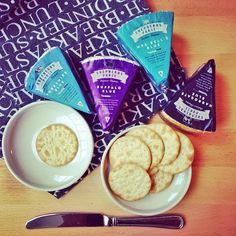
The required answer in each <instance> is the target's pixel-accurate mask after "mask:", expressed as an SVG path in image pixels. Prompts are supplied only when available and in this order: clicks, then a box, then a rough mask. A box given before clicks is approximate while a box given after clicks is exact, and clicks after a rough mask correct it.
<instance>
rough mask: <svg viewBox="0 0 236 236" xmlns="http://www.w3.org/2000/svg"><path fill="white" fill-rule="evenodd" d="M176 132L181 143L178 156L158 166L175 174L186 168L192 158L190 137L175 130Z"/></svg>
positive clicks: (192, 150)
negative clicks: (168, 162)
mask: <svg viewBox="0 0 236 236" xmlns="http://www.w3.org/2000/svg"><path fill="white" fill-rule="evenodd" d="M177 134H178V136H179V139H180V143H181V147H180V152H179V155H178V157H177V158H176V159H175V160H174V161H173V162H172V163H170V164H169V165H160V166H159V169H160V170H162V171H165V172H168V173H172V174H177V173H180V172H182V171H184V170H186V169H187V168H188V167H189V166H190V165H191V164H192V162H193V158H194V147H193V144H192V143H191V141H190V139H189V138H188V137H187V136H186V135H184V134H182V133H180V132H177Z"/></svg>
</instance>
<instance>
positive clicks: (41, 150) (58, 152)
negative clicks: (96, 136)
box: [36, 124, 79, 166]
mask: <svg viewBox="0 0 236 236" xmlns="http://www.w3.org/2000/svg"><path fill="white" fill-rule="evenodd" d="M78 146H79V143H78V140H77V137H76V135H75V133H74V132H73V131H72V130H71V129H70V128H68V127H67V126H65V125H63V124H52V125H49V126H47V127H46V128H44V129H42V130H41V131H40V133H39V134H38V136H37V138H36V150H37V153H38V155H39V157H40V159H41V160H42V161H44V162H45V163H47V164H48V165H51V166H63V165H66V164H67V163H69V162H71V161H72V160H73V159H74V158H75V156H76V153H77V151H78Z"/></svg>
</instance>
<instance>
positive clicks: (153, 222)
mask: <svg viewBox="0 0 236 236" xmlns="http://www.w3.org/2000/svg"><path fill="white" fill-rule="evenodd" d="M112 221H113V224H112V225H113V226H138V227H157V228H168V229H181V228H183V227H184V223H185V222H184V218H183V217H182V216H180V215H171V214H170V215H156V216H145V217H142V216H137V217H113V219H112Z"/></svg>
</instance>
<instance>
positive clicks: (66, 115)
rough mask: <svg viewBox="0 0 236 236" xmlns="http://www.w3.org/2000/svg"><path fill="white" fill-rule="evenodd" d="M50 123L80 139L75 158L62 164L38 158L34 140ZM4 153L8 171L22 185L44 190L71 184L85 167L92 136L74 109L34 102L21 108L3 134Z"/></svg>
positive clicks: (53, 189)
mask: <svg viewBox="0 0 236 236" xmlns="http://www.w3.org/2000/svg"><path fill="white" fill-rule="evenodd" d="M50 124H64V125H66V126H68V127H69V128H71V129H72V130H73V131H74V133H75V134H76V136H77V138H78V141H79V149H78V152H77V154H76V156H75V158H74V159H73V160H72V161H71V162H70V163H68V164H67V165H65V166H62V167H53V166H49V165H47V164H46V163H44V162H43V161H41V159H40V158H39V156H38V154H37V151H36V147H35V141H36V137H37V135H38V133H39V132H40V131H41V129H43V128H44V127H46V126H48V125H50ZM2 147H3V155H4V158H5V161H6V165H7V167H8V169H9V170H10V172H11V173H12V174H13V175H14V176H15V177H16V179H18V180H19V181H20V182H21V183H23V184H24V185H26V186H28V187H31V188H34V189H37V190H43V191H55V190H59V189H62V188H65V187H68V186H70V185H71V184H73V183H74V182H76V181H77V180H78V179H79V178H80V177H81V176H82V175H83V174H84V173H85V171H86V170H87V168H88V166H89V164H90V162H91V159H92V155H93V148H94V143H93V137H92V134H91V131H90V128H89V126H88V125H87V123H86V121H85V120H84V118H83V117H82V116H81V115H80V114H79V113H78V112H77V111H75V110H74V109H72V108H70V107H68V106H65V105H62V104H60V103H56V102H51V101H42V102H35V103H32V104H30V105H27V106H25V107H23V108H21V109H20V110H19V111H18V112H17V113H15V114H14V116H13V117H12V118H11V120H10V121H9V122H8V124H7V127H6V129H5V131H4V134H3V144H2Z"/></svg>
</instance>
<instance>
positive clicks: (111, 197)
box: [100, 125, 192, 216]
mask: <svg viewBox="0 0 236 236" xmlns="http://www.w3.org/2000/svg"><path fill="white" fill-rule="evenodd" d="M146 126H147V125H137V126H134V127H130V128H127V129H125V130H123V131H121V132H120V133H119V134H117V135H116V136H115V137H114V138H112V139H111V141H110V142H109V143H108V145H107V147H106V149H105V151H104V153H103V155H102V161H101V168H100V176H101V181H102V185H103V188H104V189H105V192H106V193H107V195H108V196H109V198H110V199H111V201H112V202H113V203H114V204H115V205H116V206H118V207H119V208H121V209H122V210H124V211H126V212H128V213H132V214H135V215H142V216H152V215H157V214H162V213H164V212H167V211H169V210H170V209H172V208H173V207H175V206H176V205H177V204H178V203H179V202H180V201H181V200H182V199H183V198H184V196H185V195H186V193H187V191H188V189H189V186H190V183H191V179H192V167H191V166H190V167H189V168H187V169H186V170H185V171H183V172H182V173H184V172H186V173H187V175H188V179H187V181H186V184H185V187H184V189H183V190H182V193H181V196H180V197H179V199H177V201H175V202H173V203H172V204H170V205H169V206H168V207H166V208H165V209H163V210H161V211H152V212H151V211H150V212H148V210H147V212H144V211H142V212H141V211H139V210H133V209H130V208H128V207H125V206H124V205H122V204H121V203H120V202H119V201H118V200H117V198H118V196H117V197H116V195H115V194H113V193H112V192H111V190H110V189H109V186H107V181H106V177H105V174H104V172H105V170H104V167H105V162H106V159H107V154H108V152H109V150H110V147H111V146H112V144H113V143H114V142H115V140H117V139H118V138H119V137H121V136H123V135H124V134H125V133H127V132H128V131H130V130H132V129H136V128H139V127H146ZM179 174H180V173H179Z"/></svg>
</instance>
